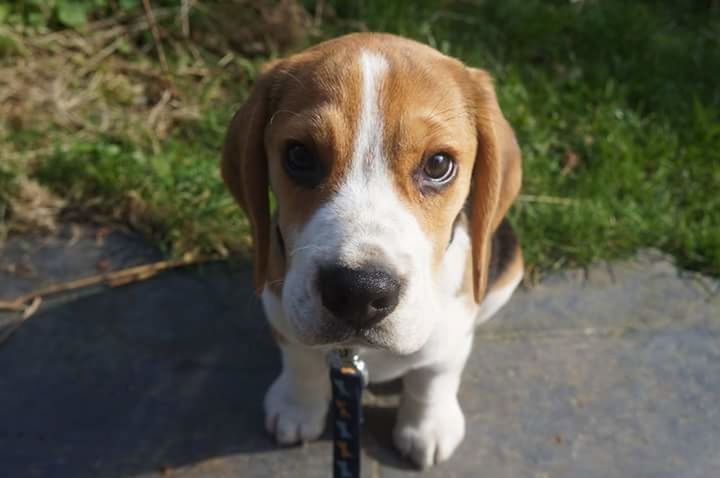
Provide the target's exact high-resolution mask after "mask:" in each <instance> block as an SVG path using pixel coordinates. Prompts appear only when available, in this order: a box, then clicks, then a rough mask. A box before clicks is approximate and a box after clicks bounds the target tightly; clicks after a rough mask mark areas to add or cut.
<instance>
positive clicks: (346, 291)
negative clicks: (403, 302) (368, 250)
mask: <svg viewBox="0 0 720 478" xmlns="http://www.w3.org/2000/svg"><path fill="white" fill-rule="evenodd" d="M318 282H319V288H320V295H321V297H322V302H323V305H324V306H325V308H327V309H328V310H329V311H330V312H332V313H333V314H334V315H335V317H337V318H339V319H341V320H344V321H345V322H347V323H348V324H350V325H352V326H353V327H355V328H357V329H360V328H363V327H370V326H372V325H374V324H376V323H378V322H380V320H382V319H383V318H385V317H386V316H387V315H388V314H390V312H392V311H393V310H394V309H395V307H396V306H397V304H398V301H399V300H400V289H401V283H400V280H399V279H398V278H397V277H396V276H395V275H393V274H390V273H389V272H387V271H386V270H385V269H383V268H381V267H374V266H371V267H364V268H362V269H351V268H349V267H344V266H330V267H323V268H321V269H320V271H319V274H318Z"/></svg>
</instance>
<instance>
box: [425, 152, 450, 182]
mask: <svg viewBox="0 0 720 478" xmlns="http://www.w3.org/2000/svg"><path fill="white" fill-rule="evenodd" d="M456 169H457V168H456V167H455V161H454V160H453V158H451V157H450V156H448V155H447V154H443V153H437V154H433V155H432V156H430V157H428V158H427V159H426V160H425V164H424V165H423V176H425V180H426V181H428V182H429V183H431V184H432V185H434V186H440V185H443V184H445V183H447V182H448V181H450V180H451V179H452V178H453V177H454V176H455V170H456Z"/></svg>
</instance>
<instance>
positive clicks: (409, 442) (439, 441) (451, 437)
mask: <svg viewBox="0 0 720 478" xmlns="http://www.w3.org/2000/svg"><path fill="white" fill-rule="evenodd" d="M464 436H465V417H464V416H463V413H462V410H460V405H459V404H458V402H457V400H452V401H451V402H450V403H447V404H445V405H430V406H427V405H419V404H413V403H411V402H404V403H403V404H402V405H401V407H400V410H399V413H398V421H397V423H396V425H395V430H394V433H393V437H394V439H395V446H396V447H397V448H398V450H399V451H400V453H402V454H403V455H404V456H406V457H408V458H410V460H412V462H413V463H414V464H415V465H417V466H419V467H420V468H427V467H429V466H432V465H436V464H438V463H440V462H442V461H445V460H447V459H448V458H449V457H450V455H452V453H453V452H454V451H455V448H457V446H458V445H459V444H460V442H461V441H462V439H463V437H464Z"/></svg>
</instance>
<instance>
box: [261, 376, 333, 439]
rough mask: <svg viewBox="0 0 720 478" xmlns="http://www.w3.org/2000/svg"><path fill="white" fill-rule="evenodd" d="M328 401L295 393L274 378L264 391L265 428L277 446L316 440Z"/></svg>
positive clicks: (278, 379) (323, 423)
mask: <svg viewBox="0 0 720 478" xmlns="http://www.w3.org/2000/svg"><path fill="white" fill-rule="evenodd" d="M327 411H328V402H327V400H326V399H325V398H324V397H322V396H307V397H303V396H298V394H297V393H293V390H292V389H291V387H289V386H288V385H287V382H286V381H285V380H284V376H283V375H281V376H280V377H278V378H277V379H276V380H275V382H273V384H272V385H271V386H270V388H269V389H268V391H267V393H266V394H265V429H266V430H267V431H268V433H270V434H271V435H272V436H273V437H275V440H276V441H277V442H278V443H279V444H281V445H292V444H294V443H298V442H306V441H310V440H316V439H318V438H319V437H320V435H322V432H323V430H324V429H325V416H326V415H327Z"/></svg>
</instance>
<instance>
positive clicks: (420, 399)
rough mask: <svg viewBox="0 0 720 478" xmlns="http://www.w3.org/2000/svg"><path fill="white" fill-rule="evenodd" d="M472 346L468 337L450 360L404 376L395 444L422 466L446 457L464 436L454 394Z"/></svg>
mask: <svg viewBox="0 0 720 478" xmlns="http://www.w3.org/2000/svg"><path fill="white" fill-rule="evenodd" d="M471 346H472V336H469V337H468V338H467V340H466V341H465V343H463V344H462V345H461V346H459V347H458V348H457V349H456V350H457V353H456V354H455V355H454V356H453V357H452V358H450V359H449V360H447V361H445V362H442V363H438V364H435V365H433V366H428V367H423V368H419V369H415V370H412V371H410V372H409V373H408V374H407V375H405V377H404V378H403V395H402V399H401V402H400V408H399V409H398V419H397V423H396V424H395V430H394V439H395V446H397V448H398V449H399V450H400V452H401V453H402V454H403V455H405V456H407V457H409V458H410V459H411V460H412V461H413V462H414V463H415V464H416V465H418V466H420V467H422V468H426V467H428V466H432V465H434V464H437V463H440V462H441V461H444V460H446V459H447V458H449V457H450V455H452V453H453V451H455V448H457V446H458V445H459V444H460V442H461V441H462V439H463V437H464V436H465V417H464V416H463V413H462V410H460V404H459V403H458V399H457V393H458V388H459V387H460V375H461V374H462V370H463V368H464V366H465V362H466V361H467V358H468V355H469V353H470V348H471Z"/></svg>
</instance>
